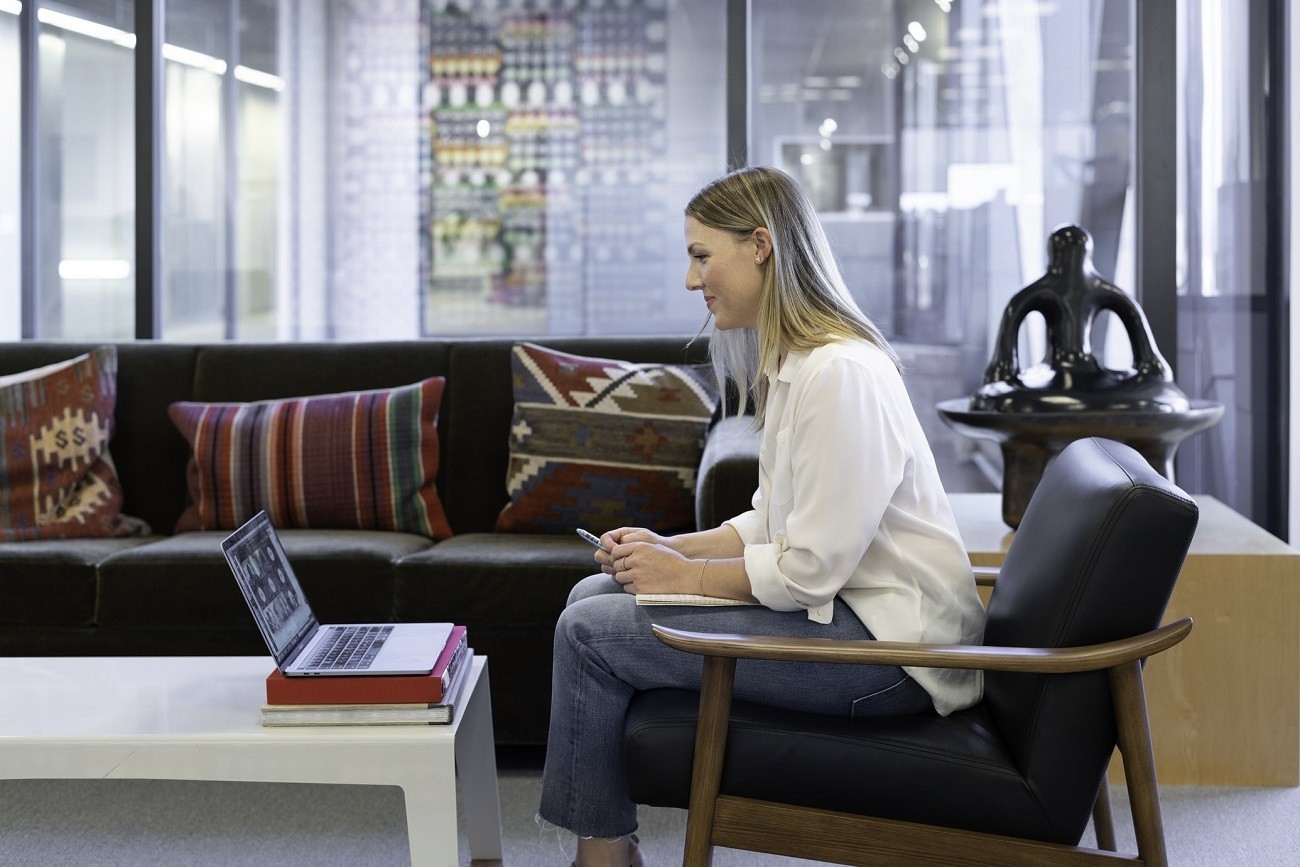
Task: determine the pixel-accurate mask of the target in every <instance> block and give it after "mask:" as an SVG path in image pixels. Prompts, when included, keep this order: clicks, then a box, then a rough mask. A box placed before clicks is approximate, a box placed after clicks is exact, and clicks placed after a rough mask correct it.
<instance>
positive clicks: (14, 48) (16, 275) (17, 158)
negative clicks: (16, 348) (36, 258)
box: [0, 0, 23, 340]
mask: <svg viewBox="0 0 1300 867" xmlns="http://www.w3.org/2000/svg"><path fill="white" fill-rule="evenodd" d="M4 8H5V3H4V0H0V9H4ZM14 11H15V10H13V9H10V10H9V12H10V14H7V15H6V14H3V13H0V118H13V119H14V120H17V119H18V118H19V117H20V116H21V114H22V103H21V99H22V83H23V76H22V67H21V63H20V60H19V54H20V52H19V41H18V16H17V15H15V14H13V12H14ZM21 167H22V125H21V124H20V123H4V124H0V340H17V339H18V338H19V337H21V336H22V317H23V308H22V303H23V296H22V281H21V280H20V275H21V274H22V247H21V244H22V230H21V226H22V222H21V217H20V213H21V209H22V175H21V171H22V168H21Z"/></svg>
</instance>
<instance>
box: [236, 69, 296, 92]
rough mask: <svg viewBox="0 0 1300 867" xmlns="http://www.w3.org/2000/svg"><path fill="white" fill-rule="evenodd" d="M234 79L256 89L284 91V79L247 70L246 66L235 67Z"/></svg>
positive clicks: (258, 71)
mask: <svg viewBox="0 0 1300 867" xmlns="http://www.w3.org/2000/svg"><path fill="white" fill-rule="evenodd" d="M235 78H238V79H239V80H240V81H242V82H244V84H252V85H256V86H257V87H265V88H267V89H268V90H284V79H283V78H281V77H280V76H278V75H272V74H271V73H269V72H261V71H260V70H256V69H249V68H248V67H247V66H236V67H235Z"/></svg>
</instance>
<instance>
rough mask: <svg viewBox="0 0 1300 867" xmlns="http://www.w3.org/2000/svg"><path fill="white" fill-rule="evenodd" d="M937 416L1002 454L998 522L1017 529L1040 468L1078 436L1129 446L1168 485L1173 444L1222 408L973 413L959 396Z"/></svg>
mask: <svg viewBox="0 0 1300 867" xmlns="http://www.w3.org/2000/svg"><path fill="white" fill-rule="evenodd" d="M938 410H939V416H940V417H941V418H942V419H943V420H944V421H945V422H947V423H948V425H949V426H950V427H952V428H953V429H954V430H956V431H957V432H958V433H961V434H964V435H965V436H968V437H972V438H974V439H984V440H992V441H993V442H996V443H997V444H998V445H999V446H1000V447H1001V449H1002V520H1003V521H1004V522H1006V524H1007V526H1009V527H1018V526H1020V519H1021V517H1023V516H1024V513H1025V506H1027V505H1028V504H1029V498H1030V497H1031V496H1032V495H1033V493H1034V489H1035V488H1036V487H1038V479H1039V478H1040V477H1041V476H1042V474H1043V467H1044V466H1045V465H1046V464H1047V462H1048V460H1050V459H1051V458H1053V457H1055V456H1056V454H1057V453H1058V452H1060V451H1061V449H1063V448H1065V447H1066V446H1067V445H1069V444H1070V443H1072V442H1074V441H1075V440H1077V439H1082V438H1083V437H1093V436H1095V437H1104V438H1106V439H1111V440H1116V441H1117V442H1121V443H1124V444H1125V445H1127V446H1130V447H1131V448H1133V449H1134V450H1135V451H1137V452H1138V454H1140V455H1142V457H1144V458H1146V459H1147V463H1149V464H1151V466H1152V468H1153V469H1155V471H1156V472H1158V473H1160V474H1161V475H1162V476H1164V477H1165V478H1167V479H1169V480H1170V481H1173V480H1174V453H1175V452H1176V451H1177V450H1178V444H1179V443H1180V442H1182V441H1183V440H1184V439H1186V438H1187V437H1189V436H1191V435H1192V434H1194V433H1197V432H1198V431H1202V430H1205V429H1206V428H1208V427H1210V426H1211V425H1213V424H1214V423H1215V422H1217V421H1218V420H1219V418H1220V417H1221V416H1222V415H1223V404H1221V403H1216V402H1214V401H1208V400H1194V401H1192V402H1191V407H1190V408H1189V409H1187V410H1186V411H1182V412H1149V411H1142V412H1135V411H1125V410H1088V411H1086V412H992V411H989V410H973V409H971V408H970V400H969V399H967V398H964V397H960V398H954V399H952V400H945V401H942V402H941V403H939V405H938Z"/></svg>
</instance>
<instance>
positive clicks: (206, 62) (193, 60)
mask: <svg viewBox="0 0 1300 867" xmlns="http://www.w3.org/2000/svg"><path fill="white" fill-rule="evenodd" d="M162 55H163V57H165V58H167V59H168V60H173V61H175V62H176V63H183V64H185V65H186V66H193V67H194V68H195V69H202V70H205V71H207V72H211V73H212V74H213V75H225V74H226V61H224V60H218V59H217V58H215V57H212V56H211V55H207V54H202V53H200V52H198V51H191V50H190V49H188V48H181V47H180V46H178V45H170V44H166V43H164V44H163V47H162Z"/></svg>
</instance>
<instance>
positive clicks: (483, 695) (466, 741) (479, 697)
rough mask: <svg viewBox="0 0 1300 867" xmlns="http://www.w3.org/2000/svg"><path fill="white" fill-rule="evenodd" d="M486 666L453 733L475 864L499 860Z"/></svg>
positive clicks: (497, 803) (497, 799)
mask: <svg viewBox="0 0 1300 867" xmlns="http://www.w3.org/2000/svg"><path fill="white" fill-rule="evenodd" d="M489 685H490V684H489V681H488V669H487V663H486V662H485V663H484V665H483V673H482V674H481V675H480V676H479V681H478V685H477V686H476V687H475V689H474V695H473V696H472V697H471V698H470V701H469V703H468V704H467V705H466V707H465V709H464V716H463V717H461V721H460V726H461V727H460V731H459V732H457V733H456V767H457V768H458V769H459V776H460V795H461V804H462V805H463V806H464V809H465V830H466V833H467V835H468V837H469V855H470V858H471V859H473V860H475V861H480V860H487V861H497V860H500V859H501V800H500V797H499V792H498V790H497V759H496V750H495V746H494V741H493V737H494V735H493V731H492V698H491V693H490V692H489Z"/></svg>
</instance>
